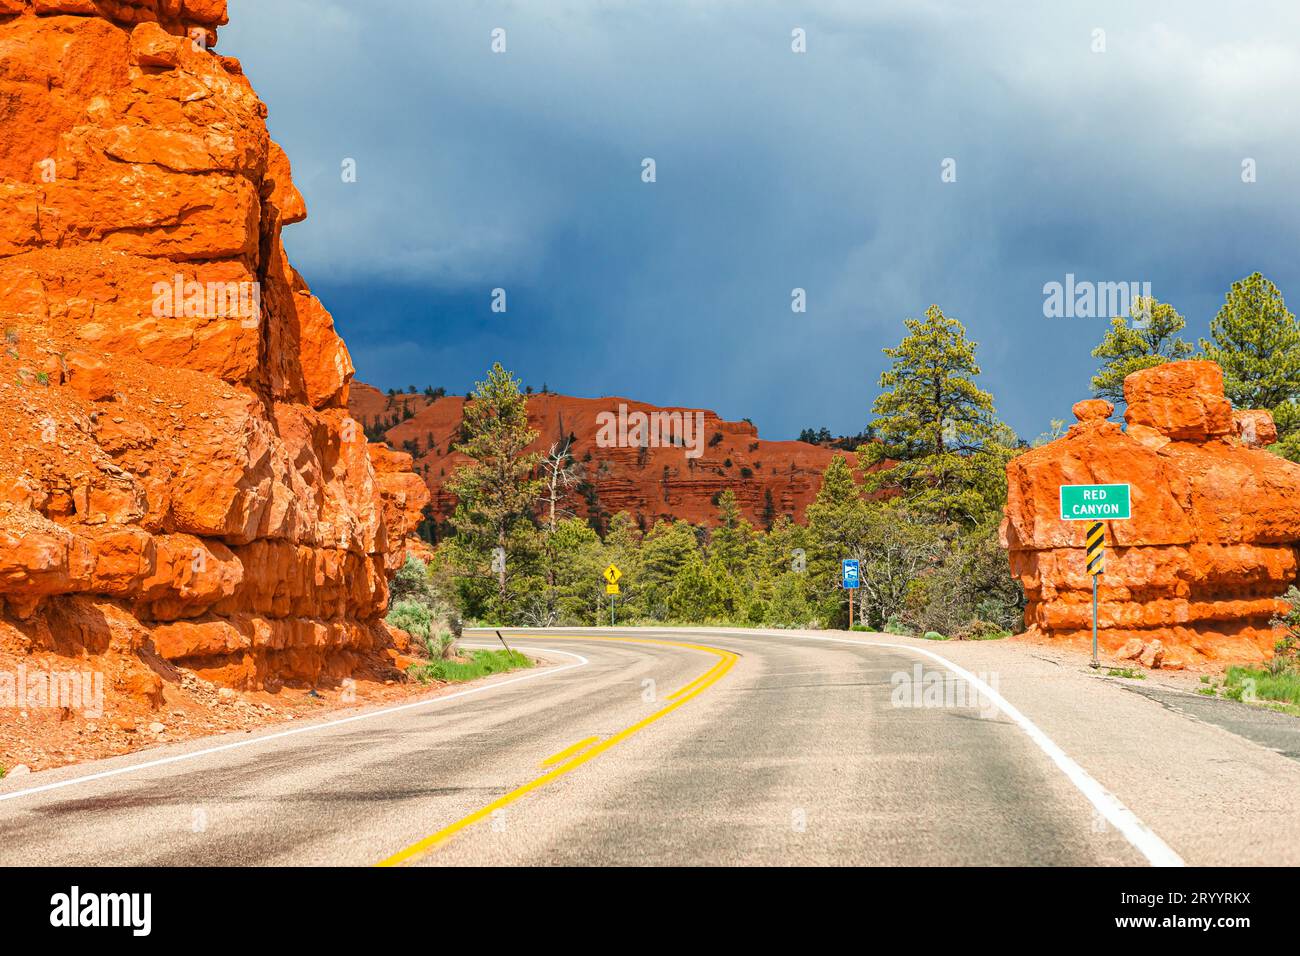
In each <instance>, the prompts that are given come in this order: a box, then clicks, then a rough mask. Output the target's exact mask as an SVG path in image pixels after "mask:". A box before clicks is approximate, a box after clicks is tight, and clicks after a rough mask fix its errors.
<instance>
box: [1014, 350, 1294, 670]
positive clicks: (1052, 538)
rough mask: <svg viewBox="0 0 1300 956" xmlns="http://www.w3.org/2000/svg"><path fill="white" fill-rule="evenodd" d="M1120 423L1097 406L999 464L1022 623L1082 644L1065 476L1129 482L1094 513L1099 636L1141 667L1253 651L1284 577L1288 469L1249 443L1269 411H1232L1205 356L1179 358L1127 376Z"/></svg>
mask: <svg viewBox="0 0 1300 956" xmlns="http://www.w3.org/2000/svg"><path fill="white" fill-rule="evenodd" d="M1124 397H1125V400H1126V401H1127V403H1128V409H1127V411H1126V413H1125V419H1126V421H1127V423H1128V428H1127V431H1124V430H1122V429H1121V427H1120V425H1119V424H1118V423H1115V422H1111V421H1107V418H1108V417H1109V415H1110V414H1111V412H1112V411H1113V408H1112V407H1111V405H1110V403H1109V402H1105V401H1100V400H1095V399H1094V400H1090V401H1085V402H1080V403H1079V404H1078V405H1076V406H1075V414H1076V416H1077V417H1078V418H1079V424H1077V425H1074V426H1072V427H1071V429H1070V431H1069V433H1068V434H1067V435H1065V436H1064V437H1063V438H1060V439H1058V440H1056V441H1054V442H1052V443H1051V444H1049V445H1046V446H1044V447H1042V448H1038V449H1035V450H1034V451H1030V452H1027V453H1025V454H1024V455H1021V456H1020V457H1018V458H1016V459H1014V460H1013V461H1012V462H1011V463H1010V464H1009V465H1008V466H1007V477H1008V480H1009V485H1010V488H1009V493H1008V499H1007V506H1006V520H1005V521H1004V522H1003V526H1002V532H1003V544H1004V546H1006V547H1008V548H1009V549H1010V553H1011V569H1012V572H1013V573H1014V574H1016V575H1017V576H1018V577H1019V578H1020V580H1021V582H1022V583H1023V584H1024V587H1025V596H1026V598H1027V601H1028V603H1027V606H1026V609H1025V623H1026V624H1027V625H1028V626H1029V627H1030V629H1031V630H1034V631H1039V632H1045V633H1047V634H1049V635H1051V636H1052V637H1054V638H1059V639H1063V640H1069V641H1074V642H1077V643H1079V644H1081V645H1082V644H1084V643H1085V642H1088V643H1090V642H1091V622H1092V591H1091V587H1092V585H1091V579H1090V578H1089V577H1088V575H1087V573H1086V570H1085V567H1084V534H1085V529H1086V524H1087V523H1086V522H1077V521H1076V522H1066V521H1061V520H1060V518H1059V511H1058V488H1059V487H1060V486H1061V485H1063V484H1093V483H1128V484H1130V485H1131V486H1132V502H1133V518H1132V520H1129V521H1109V522H1106V545H1107V554H1106V566H1105V567H1106V573H1105V575H1103V577H1102V579H1101V583H1100V612H1099V617H1100V621H1099V637H1098V641H1099V644H1100V645H1101V646H1102V647H1103V648H1104V649H1105V650H1107V651H1109V652H1111V653H1116V652H1118V653H1119V654H1120V656H1121V657H1135V658H1139V659H1141V660H1142V662H1143V663H1145V664H1146V665H1147V666H1152V665H1153V664H1161V663H1163V664H1164V665H1165V666H1177V665H1179V664H1187V663H1193V662H1197V661H1203V660H1210V661H1221V662H1224V661H1240V662H1244V661H1257V660H1261V659H1263V658H1266V657H1268V656H1270V655H1271V653H1272V649H1273V644H1274V642H1275V640H1276V636H1277V635H1276V634H1275V633H1274V631H1273V629H1272V628H1271V627H1270V625H1269V620H1270V618H1271V617H1272V616H1273V615H1274V614H1275V613H1277V612H1280V611H1283V610H1285V608H1286V605H1285V603H1284V602H1282V601H1280V600H1279V595H1281V594H1282V593H1284V592H1285V591H1286V589H1287V587H1288V586H1289V585H1290V584H1292V583H1294V582H1295V580H1296V570H1297V542H1300V465H1295V464H1292V463H1291V462H1289V461H1286V460H1285V459H1282V458H1279V457H1277V456H1276V455H1273V454H1271V453H1269V452H1267V451H1264V450H1262V448H1261V446H1263V445H1267V444H1269V443H1271V442H1272V441H1275V440H1276V437H1277V436H1276V432H1275V430H1274V428H1273V423H1272V419H1271V417H1270V416H1269V414H1268V413H1267V412H1261V411H1254V410H1251V411H1239V412H1235V413H1234V412H1233V410H1232V407H1231V405H1230V404H1229V402H1228V400H1227V399H1226V398H1225V397H1224V392H1223V374H1222V372H1221V370H1220V369H1219V367H1218V366H1217V365H1215V364H1213V363H1211V362H1175V363H1170V364H1167V365H1161V366H1158V367H1156V368H1153V369H1148V370H1146V371H1143V372H1137V373H1134V374H1133V375H1130V376H1129V377H1128V378H1127V379H1125V381H1124Z"/></svg>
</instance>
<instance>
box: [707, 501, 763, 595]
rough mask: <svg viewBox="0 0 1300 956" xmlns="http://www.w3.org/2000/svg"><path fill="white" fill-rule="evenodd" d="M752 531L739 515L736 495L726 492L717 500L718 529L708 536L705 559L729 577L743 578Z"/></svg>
mask: <svg viewBox="0 0 1300 956" xmlns="http://www.w3.org/2000/svg"><path fill="white" fill-rule="evenodd" d="M753 540H754V529H753V526H752V525H750V523H749V522H748V521H746V520H745V517H744V515H742V514H741V511H740V503H739V502H738V501H736V493H735V492H734V491H732V490H731V489H730V488H727V489H726V490H725V491H723V492H722V494H721V495H719V496H718V527H716V528H714V529H713V533H712V534H711V535H710V536H709V557H710V558H712V559H715V560H717V561H718V562H720V563H721V565H722V567H723V569H724V570H726V571H727V572H728V573H729V574H731V575H733V576H740V575H742V574H743V572H744V570H745V567H746V565H747V564H748V562H749V558H750V554H751V548H752V545H753Z"/></svg>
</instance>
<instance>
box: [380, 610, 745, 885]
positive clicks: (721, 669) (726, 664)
mask: <svg viewBox="0 0 1300 956" xmlns="http://www.w3.org/2000/svg"><path fill="white" fill-rule="evenodd" d="M545 639H546V640H565V639H566V638H557V637H551V636H549V635H548V636H547V637H546V638H545ZM567 640H582V641H622V642H626V643H629V644H663V645H667V646H669V647H688V648H691V649H692V650H697V651H705V652H707V653H709V654H715V655H717V656H718V658H719V660H718V663H717V664H714V665H713V667H711V668H710V669H709V670H708V672H707V673H706V674H705V675H704V676H703V677H701V678H699V679H697V680H695V681H693V682H692V683H691V684H687V685H686V687H683V688H682V689H681V690H680V691H677V694H680V695H681V696H680V697H677V694H674V695H673V696H674V697H677V699H676V700H673V701H672V703H670V704H668V705H666V706H664V707H661V708H660V709H659V710H656V711H655V712H654V713H653V714H651V715H650V716H648V717H643V718H642V719H641V720H638V721H637V722H636V723H635V724H632V725H631V726H630V727H624V728H623V729H622V730H620V731H619V732H618V733H616V734H614V735H613V736H611V737H606V738H605V739H604V740H602V741H600V742H599V743H597V744H596V745H595V746H593V747H590V748H588V749H586V750H584V751H583V752H581V753H579V754H577V755H575V756H572V757H569V758H568V759H567V760H566V762H565V763H562V764H560V765H559V766H558V767H556V768H555V769H554V770H551V771H549V772H548V773H544V774H542V775H541V776H540V777H537V778H536V779H535V780H531V781H529V782H528V783H526V784H524V785H523V786H522V787H518V788H516V789H514V790H511V791H510V792H509V793H507V794H506V795H505V796H503V797H498V798H497V799H496V800H493V801H492V802H491V803H489V804H488V805H487V806H485V807H482V808H480V809H478V810H475V811H474V812H473V813H471V814H469V815H468V816H466V817H462V818H461V819H459V820H457V821H456V822H455V823H453V824H451V825H450V826H446V827H443V828H442V829H441V830H439V831H438V832H437V833H434V834H431V835H430V836H427V837H425V838H424V839H423V840H420V841H419V842H418V843H412V844H411V845H410V846H408V847H407V848H406V849H404V850H400V851H398V852H397V853H394V854H393V855H392V856H390V857H389V858H388V859H386V860H383V861H381V862H380V863H379V864H378V865H379V866H397V865H399V864H401V863H405V862H407V861H408V860H411V859H414V858H415V857H417V856H421V855H423V854H424V853H427V852H428V851H430V850H432V849H433V848H434V847H436V846H439V845H440V844H442V843H446V842H447V841H448V840H450V839H451V838H452V837H453V836H455V835H456V834H457V833H459V832H460V831H462V830H464V829H467V828H468V827H471V826H473V825H474V824H475V823H478V822H479V821H480V820H484V819H486V818H487V817H489V816H491V815H492V814H493V813H495V812H496V811H497V810H500V809H502V808H504V807H507V806H509V805H510V804H512V803H514V802H515V801H516V800H518V799H520V798H521V797H523V796H525V795H527V794H529V793H531V792H533V791H534V790H538V789H540V788H542V787H544V786H546V785H547V784H548V783H550V782H552V781H553V780H558V779H559V778H560V777H562V776H564V775H565V774H566V773H569V772H570V771H572V770H576V769H577V768H578V767H581V766H582V765H583V764H585V763H586V762H587V761H589V760H592V759H594V758H596V757H598V756H600V755H601V754H603V753H604V752H605V751H607V750H609V749H610V748H612V747H615V746H617V745H618V744H620V743H622V742H623V741H624V740H627V739H628V738H629V737H631V736H632V735H633V734H635V733H637V732H638V731H641V730H644V729H645V728H646V727H649V726H650V725H651V724H653V723H654V722H655V721H657V720H660V719H662V718H664V717H667V716H668V715H669V714H671V713H672V712H673V711H674V710H676V709H677V708H678V707H681V706H682V705H683V704H685V703H686V702H687V701H689V700H691V699H692V698H694V697H697V696H699V695H700V694H702V693H704V691H706V690H708V689H709V688H710V687H712V686H713V685H714V684H716V683H717V682H718V681H720V680H721V679H722V678H723V676H724V675H725V674H726V673H727V671H729V670H731V668H732V666H733V665H734V664H735V663H736V661H738V660H739V659H740V657H739V655H738V654H735V653H734V652H732V651H727V650H723V649H722V648H720V647H709V646H708V645H706V644H687V643H685V642H683V641H661V640H657V639H654V638H631V637H569V638H567ZM688 688H690V690H689V692H687V690H688ZM556 757H557V758H563V757H564V754H563V753H559V754H556Z"/></svg>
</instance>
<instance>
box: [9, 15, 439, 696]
mask: <svg viewBox="0 0 1300 956" xmlns="http://www.w3.org/2000/svg"><path fill="white" fill-rule="evenodd" d="M225 20H226V9H225V2H224V0H130V2H127V0H0V124H3V132H4V135H3V136H0V323H2V324H3V326H4V329H3V337H4V341H3V343H0V346H2V347H3V350H4V351H3V354H0V610H2V615H0V646H7V647H10V648H22V647H27V648H29V649H45V650H56V651H58V652H59V653H63V654H73V655H77V654H84V653H92V654H93V653H103V652H105V651H107V650H109V649H110V648H111V649H113V650H116V651H118V652H121V653H124V654H131V655H135V656H137V657H139V658H140V660H141V661H142V663H141V665H140V667H141V669H143V668H144V666H145V662H153V664H154V665H155V669H156V670H159V671H165V670H166V664H167V662H175V663H179V664H182V665H184V666H187V667H190V668H193V669H195V670H197V671H199V672H200V673H202V674H203V676H206V677H209V678H212V679H217V680H220V681H222V682H224V683H227V684H231V685H236V686H244V687H259V686H264V685H266V684H273V683H275V682H278V681H302V682H315V681H319V680H328V679H331V678H338V677H341V676H345V675H348V674H351V673H353V672H354V671H356V670H357V669H358V668H360V667H364V666H365V665H366V664H367V662H369V661H379V660H381V659H382V658H383V655H382V654H381V653H380V650H381V649H382V647H384V646H385V645H387V643H388V641H389V637H388V632H387V630H386V629H385V628H384V627H383V625H382V623H381V621H380V617H381V615H382V613H383V610H384V608H385V606H386V603H387V575H388V574H389V573H391V572H392V571H393V570H394V569H395V568H396V567H398V566H400V564H401V560H402V551H403V541H404V539H405V537H406V535H407V533H408V532H409V531H411V530H412V529H413V527H414V522H415V521H417V520H418V516H419V512H420V508H421V507H422V506H423V504H424V499H422V498H421V497H420V496H421V493H423V491H424V486H423V483H422V482H421V481H420V480H419V479H418V478H416V477H415V476H414V475H412V474H409V465H410V462H409V459H406V460H405V461H403V460H402V458H401V456H396V457H394V456H393V455H392V454H391V453H390V452H387V451H385V450H383V449H377V448H370V447H368V446H367V442H366V440H365V435H364V433H363V430H362V428H361V427H360V426H359V425H358V424H357V423H356V422H354V421H353V420H352V419H351V418H350V416H349V413H348V410H347V398H348V385H349V382H350V380H351V377H352V364H351V361H350V360H349V357H348V352H347V349H346V347H345V346H344V344H343V342H342V340H340V339H339V337H338V335H337V334H336V333H335V331H334V324H333V320H332V319H331V317H330V315H329V313H328V312H327V311H326V310H325V308H324V307H323V306H322V305H321V303H320V302H319V301H318V300H317V299H316V298H315V297H314V296H312V294H311V293H310V291H309V290H308V289H307V286H306V283H305V282H304V281H303V279H302V277H301V276H299V275H298V273H297V272H295V271H294V269H293V267H292V266H290V264H289V262H288V260H287V258H286V256H285V252H284V247H283V245H282V243H281V241H280V231H281V228H282V227H283V226H284V225H286V224H288V223H292V222H297V221H299V220H301V219H303V218H304V217H305V216H306V209H305V207H304V204H303V200H302V197H301V195H299V193H298V191H297V190H296V189H295V188H294V186H293V183H292V180H291V178H290V173H289V162H288V159H287V157H286V156H285V154H284V153H283V151H282V150H281V149H280V148H279V147H278V146H276V145H275V143H273V142H272V141H271V139H270V137H269V136H268V134H267V130H266V125H265V116H266V107H265V106H264V105H263V103H262V102H261V101H260V100H259V99H258V97H257V94H256V93H254V91H253V89H252V87H251V86H250V85H249V83H248V81H247V80H246V79H245V77H244V75H243V73H242V71H241V69H240V66H239V63H238V61H236V60H233V59H231V58H228V57H224V56H220V55H218V54H216V53H214V52H212V51H211V50H210V46H211V45H212V44H214V43H215V41H216V28H217V27H218V26H220V25H221V24H223V23H225ZM404 468H405V469H407V470H408V473H406V474H404V473H403V469H404ZM144 684H151V682H149V681H147V680H145V681H144V682H143V684H142V686H143V685H144Z"/></svg>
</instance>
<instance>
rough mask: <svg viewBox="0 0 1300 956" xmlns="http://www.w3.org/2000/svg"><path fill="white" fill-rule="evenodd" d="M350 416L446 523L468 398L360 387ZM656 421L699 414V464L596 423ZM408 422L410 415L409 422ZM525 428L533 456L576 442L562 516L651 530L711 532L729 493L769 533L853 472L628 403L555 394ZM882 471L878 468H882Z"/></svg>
mask: <svg viewBox="0 0 1300 956" xmlns="http://www.w3.org/2000/svg"><path fill="white" fill-rule="evenodd" d="M348 403H349V408H350V409H351V412H352V414H353V416H354V417H356V418H357V419H359V420H360V421H362V422H363V423H364V424H365V425H366V426H367V428H369V429H370V433H371V435H372V436H378V437H382V438H383V439H384V440H385V441H386V442H388V443H389V444H390V445H391V446H394V447H398V448H401V447H405V448H406V449H408V450H409V451H411V452H413V453H414V460H415V463H414V468H415V470H416V472H417V473H418V474H420V475H421V476H423V478H424V481H425V483H426V484H427V486H428V490H429V494H430V495H431V496H432V503H431V506H430V508H429V513H430V517H432V518H434V519H435V520H438V521H445V520H446V519H447V518H449V517H450V516H451V513H452V511H453V510H454V509H455V506H456V501H455V497H454V496H453V495H452V494H451V493H450V492H449V491H448V490H447V488H446V485H447V482H448V481H449V479H450V478H451V477H452V476H453V475H454V474H455V472H456V469H457V468H458V467H460V466H461V465H462V464H464V463H466V462H468V461H469V459H468V458H467V457H465V456H464V455H462V454H460V453H459V452H457V451H455V450H454V448H453V446H454V445H455V444H456V441H457V433H458V432H459V430H460V426H461V421H462V420H463V418H464V407H465V400H464V399H463V398H461V397H460V396H446V397H443V398H438V399H436V400H435V399H431V398H429V397H427V396H425V395H424V394H422V393H410V394H406V393H399V394H397V395H394V396H391V397H389V396H386V395H385V394H383V393H382V392H380V391H379V390H378V389H376V388H373V387H371V386H369V385H366V384H364V383H361V382H358V383H356V384H355V385H354V386H353V387H352V389H351V390H350V392H349V400H348ZM620 405H622V406H625V407H626V408H627V409H628V410H629V412H633V413H635V412H641V413H644V414H646V415H654V414H658V413H663V412H669V411H671V412H678V413H682V414H685V415H690V416H695V415H696V414H697V413H698V414H699V415H700V416H702V417H701V419H700V421H702V422H703V427H702V429H701V430H700V433H699V434H700V436H702V437H701V438H700V441H701V444H702V447H701V448H700V449H699V454H698V456H697V457H690V456H688V455H686V454H684V451H683V449H682V448H680V447H671V446H667V445H657V446H654V447H647V448H644V449H642V448H639V447H607V446H605V445H604V444H602V442H601V441H599V435H600V421H601V418H600V416H602V415H610V414H614V413H615V410H616V409H617V408H618V407H619V406H620ZM408 415H409V417H407V416H408ZM528 423H529V425H530V426H531V427H532V428H533V429H534V430H535V431H536V432H537V439H536V441H534V442H533V444H532V445H531V446H530V451H534V452H537V453H539V454H543V455H544V454H546V453H547V452H548V451H549V450H550V449H551V447H552V446H554V445H556V444H560V445H562V444H563V442H564V440H565V439H566V438H568V437H570V436H571V437H572V438H573V456H574V458H575V459H576V460H578V461H580V462H581V463H582V468H583V474H584V477H585V479H586V481H587V482H589V485H588V488H589V491H588V493H587V494H583V493H580V492H579V490H578V489H577V488H573V489H571V490H570V493H569V495H568V497H567V499H566V501H565V508H566V510H569V511H572V512H573V513H574V514H576V515H578V516H580V517H582V518H584V519H594V520H600V521H607V520H608V519H609V518H610V516H612V515H615V514H618V513H619V512H620V511H625V512H627V513H628V514H629V515H631V516H632V517H633V518H638V519H640V520H641V522H642V523H643V524H644V525H645V527H647V528H648V527H650V526H651V525H653V524H654V522H655V521H658V520H668V521H672V520H674V519H678V518H680V519H683V520H685V521H689V522H691V523H692V524H703V525H712V524H715V523H716V522H717V520H718V506H717V496H718V494H719V493H720V492H722V491H724V490H726V489H731V490H732V491H733V492H734V493H735V495H736V501H737V503H738V504H739V505H740V508H741V510H742V512H744V515H745V517H746V518H748V519H749V521H750V522H752V523H753V524H755V525H757V526H759V527H763V526H764V525H765V524H766V522H767V521H768V520H771V519H773V518H776V517H778V516H780V515H789V516H790V517H791V518H792V519H793V520H795V521H797V522H802V521H803V520H804V516H805V512H806V511H807V508H808V505H809V504H811V503H812V502H813V501H814V500H815V499H816V497H817V492H818V490H819V489H820V488H821V478H822V473H823V472H824V471H825V470H826V468H827V466H829V465H830V463H831V459H832V458H834V457H835V456H836V455H843V456H844V457H845V458H846V459H847V460H848V462H849V464H850V465H853V466H856V464H857V458H856V456H855V455H854V454H853V453H852V452H845V451H841V450H839V449H836V448H831V447H827V446H822V445H810V444H807V443H805V442H801V441H768V440H765V439H762V438H759V437H758V429H757V428H755V426H754V425H752V424H750V423H749V422H747V421H740V422H729V421H726V420H724V419H721V418H719V417H718V416H717V415H716V414H715V413H714V412H711V411H706V410H703V409H681V408H675V409H667V408H663V407H660V406H655V405H648V404H646V403H645V402H637V401H632V400H630V399H623V398H600V399H597V398H575V397H573V396H569V395H557V394H555V393H553V392H551V393H546V394H537V395H530V396H529V398H528ZM877 467H879V466H872V470H876V469H877Z"/></svg>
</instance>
